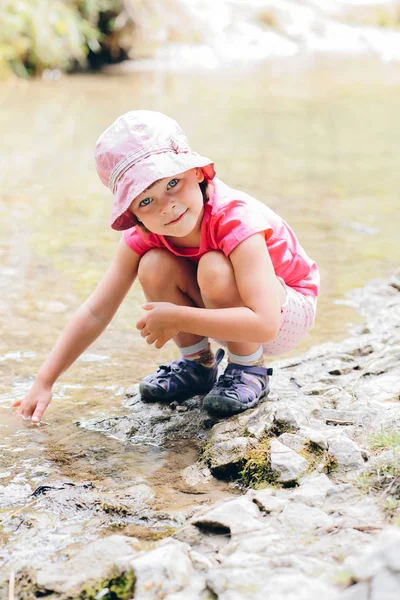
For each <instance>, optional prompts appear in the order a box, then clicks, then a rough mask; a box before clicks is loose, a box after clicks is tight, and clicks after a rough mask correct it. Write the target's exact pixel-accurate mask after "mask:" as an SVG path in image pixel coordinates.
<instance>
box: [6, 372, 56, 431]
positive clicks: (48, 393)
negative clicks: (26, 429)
mask: <svg viewBox="0 0 400 600" xmlns="http://www.w3.org/2000/svg"><path fill="white" fill-rule="evenodd" d="M51 397H52V389H51V386H46V385H44V384H43V383H41V382H39V381H38V380H36V381H35V383H34V384H33V386H32V387H31V389H30V390H29V392H28V393H27V395H26V396H25V398H24V399H23V400H16V401H15V402H13V404H12V405H11V406H12V407H19V408H18V410H17V411H16V413H17V415H20V416H21V417H22V418H24V419H29V417H32V421H33V423H39V421H40V419H41V418H42V416H43V413H44V411H45V410H46V408H47V407H48V405H49V404H50V402H51Z"/></svg>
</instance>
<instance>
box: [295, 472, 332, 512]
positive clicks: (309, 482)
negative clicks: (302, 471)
mask: <svg viewBox="0 0 400 600" xmlns="http://www.w3.org/2000/svg"><path fill="white" fill-rule="evenodd" d="M332 487H334V485H333V483H332V482H331V480H330V479H329V477H327V476H326V475H324V474H323V473H321V474H315V473H313V474H312V475H308V476H305V477H303V478H302V479H301V482H300V486H299V487H298V488H297V489H295V490H293V492H292V494H291V499H292V500H296V501H299V502H303V503H304V504H307V505H308V506H316V505H317V504H322V503H323V502H324V500H325V498H326V495H327V492H328V490H329V489H330V488H332Z"/></svg>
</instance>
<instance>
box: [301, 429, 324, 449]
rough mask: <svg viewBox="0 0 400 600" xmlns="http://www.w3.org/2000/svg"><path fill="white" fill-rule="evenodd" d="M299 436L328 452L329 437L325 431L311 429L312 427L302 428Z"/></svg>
mask: <svg viewBox="0 0 400 600" xmlns="http://www.w3.org/2000/svg"><path fill="white" fill-rule="evenodd" d="M298 434H299V435H301V436H303V437H304V438H306V439H308V440H310V442H313V444H316V445H317V446H318V447H319V448H321V449H322V450H328V447H329V444H328V437H327V435H326V434H325V433H324V432H323V431H318V430H316V429H311V428H310V427H300V429H299V431H298Z"/></svg>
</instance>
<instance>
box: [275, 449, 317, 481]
mask: <svg viewBox="0 0 400 600" xmlns="http://www.w3.org/2000/svg"><path fill="white" fill-rule="evenodd" d="M308 466H309V464H308V461H307V460H306V459H305V458H303V457H302V456H300V455H299V454H297V453H296V452H293V450H291V449H290V448H288V447H287V446H285V445H284V444H281V443H280V442H279V441H278V440H271V469H272V470H273V471H275V472H276V473H277V474H278V477H279V481H281V482H284V483H287V482H289V481H296V480H297V479H298V478H299V477H301V475H303V473H305V472H306V471H307V469H308Z"/></svg>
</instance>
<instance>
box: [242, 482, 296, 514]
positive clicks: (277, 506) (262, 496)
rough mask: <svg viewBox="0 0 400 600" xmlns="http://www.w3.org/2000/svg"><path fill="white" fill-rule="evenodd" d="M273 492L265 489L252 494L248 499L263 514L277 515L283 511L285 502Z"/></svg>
mask: <svg viewBox="0 0 400 600" xmlns="http://www.w3.org/2000/svg"><path fill="white" fill-rule="evenodd" d="M274 492H275V490H271V489H268V488H266V489H264V490H258V491H256V492H252V494H251V495H250V498H251V499H252V500H253V502H254V503H255V504H257V506H258V508H259V509H260V510H262V511H263V512H266V513H272V512H274V513H279V512H281V511H282V510H283V508H284V506H285V504H286V502H287V500H285V499H283V498H278V497H277V496H276V494H274Z"/></svg>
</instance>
